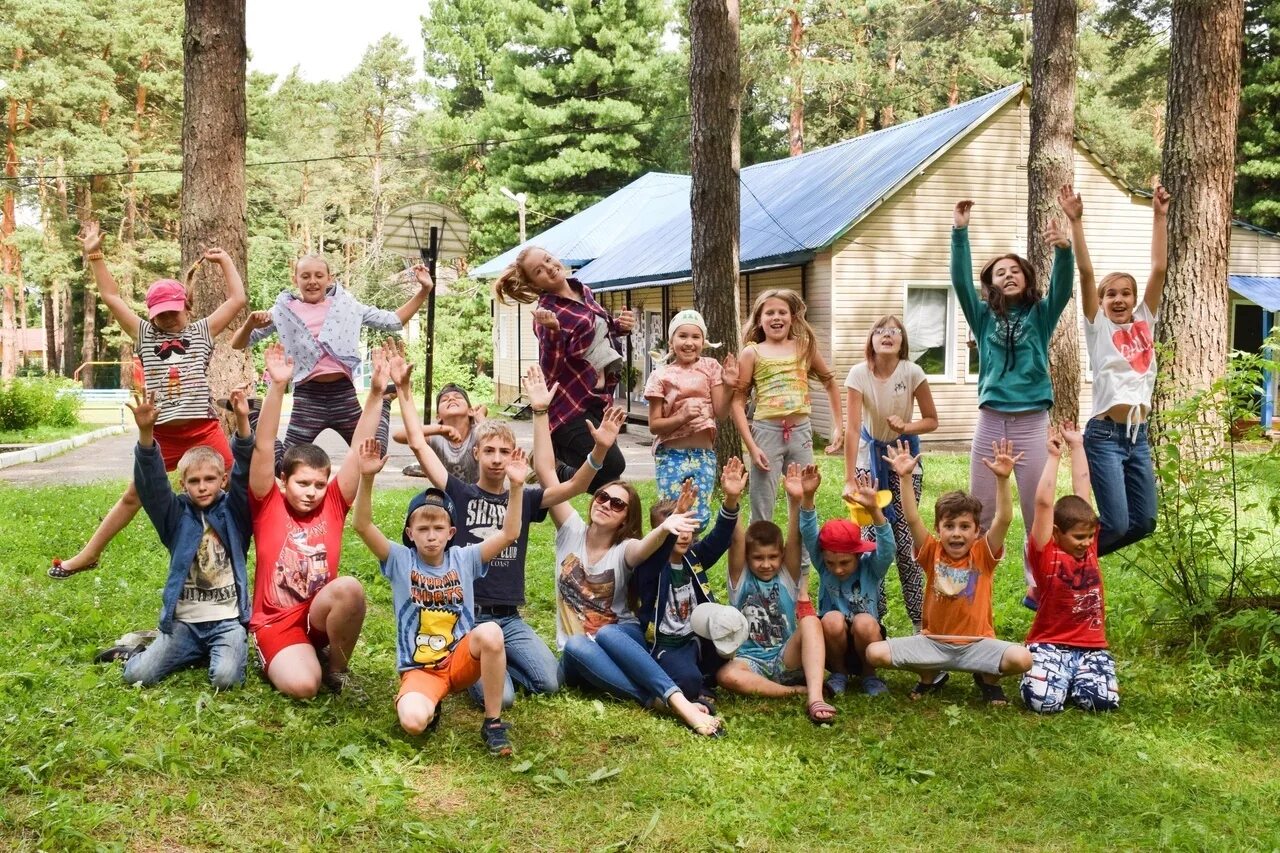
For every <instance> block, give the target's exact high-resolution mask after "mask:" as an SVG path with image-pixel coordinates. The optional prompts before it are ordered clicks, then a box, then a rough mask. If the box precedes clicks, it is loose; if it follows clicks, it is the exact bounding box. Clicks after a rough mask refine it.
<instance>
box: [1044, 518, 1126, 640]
mask: <svg viewBox="0 0 1280 853" xmlns="http://www.w3.org/2000/svg"><path fill="white" fill-rule="evenodd" d="M1027 547H1028V549H1029V552H1030V557H1031V573H1032V575H1033V576H1034V577H1035V580H1036V588H1037V589H1038V590H1039V595H1040V609H1039V610H1037V611H1036V618H1035V621H1033V622H1032V623H1031V632H1030V633H1029V634H1027V642H1028V643H1053V644H1055V645H1061V646H1076V647H1078V648H1082V649H1105V648H1106V647H1107V632H1106V624H1105V623H1106V614H1105V612H1104V609H1103V604H1102V572H1100V571H1099V570H1098V534H1097V533H1095V534H1094V535H1093V541H1092V542H1090V543H1089V550H1088V551H1087V552H1085V555H1084V557H1082V558H1080V559H1078V560H1077V559H1076V558H1075V557H1073V556H1071V555H1070V554H1068V553H1067V552H1066V551H1063V550H1062V549H1061V548H1059V547H1058V543H1057V542H1055V541H1054V540H1053V539H1050V540H1049V542H1048V543H1047V544H1046V545H1045V547H1044V549H1043V550H1042V549H1040V548H1037V547H1036V544H1035V542H1028V544H1027Z"/></svg>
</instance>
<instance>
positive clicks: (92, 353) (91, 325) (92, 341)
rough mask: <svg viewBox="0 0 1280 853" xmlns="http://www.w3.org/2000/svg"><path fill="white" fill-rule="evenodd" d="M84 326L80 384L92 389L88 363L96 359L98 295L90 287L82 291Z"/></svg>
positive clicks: (91, 374) (92, 377)
mask: <svg viewBox="0 0 1280 853" xmlns="http://www.w3.org/2000/svg"><path fill="white" fill-rule="evenodd" d="M83 307H84V324H83V326H82V327H81V331H80V363H81V364H83V365H84V366H85V368H84V370H82V371H80V384H81V385H82V386H84V387H85V388H92V387H94V385H93V383H94V376H93V368H94V366H93V365H92V364H90V363H89V362H91V361H93V360H94V359H95V358H96V357H97V346H96V343H97V334H98V293H97V291H95V290H94V289H93V288H92V287H86V288H85V289H84V306H83Z"/></svg>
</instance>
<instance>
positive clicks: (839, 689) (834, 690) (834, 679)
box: [824, 672, 849, 696]
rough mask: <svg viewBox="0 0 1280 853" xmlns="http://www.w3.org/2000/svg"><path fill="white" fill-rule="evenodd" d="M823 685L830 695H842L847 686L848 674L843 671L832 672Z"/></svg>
mask: <svg viewBox="0 0 1280 853" xmlns="http://www.w3.org/2000/svg"><path fill="white" fill-rule="evenodd" d="M824 686H825V687H826V688H827V692H828V693H830V694H831V695H832V696H843V695H844V691H845V690H847V689H848V688H849V676H848V675H846V674H845V673H843V672H833V673H831V675H830V676H829V677H828V678H827V683H826V685H824Z"/></svg>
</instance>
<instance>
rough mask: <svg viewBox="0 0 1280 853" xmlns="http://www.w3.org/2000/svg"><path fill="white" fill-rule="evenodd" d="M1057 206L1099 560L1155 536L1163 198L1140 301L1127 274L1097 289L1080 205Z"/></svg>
mask: <svg viewBox="0 0 1280 853" xmlns="http://www.w3.org/2000/svg"><path fill="white" fill-rule="evenodd" d="M1059 201H1060V202H1061V204H1062V209H1063V210H1064V211H1066V214H1067V218H1068V219H1069V220H1070V221H1071V234H1072V239H1073V242H1074V243H1075V248H1076V266H1077V268H1078V269H1079V270H1080V302H1081V307H1082V308H1083V309H1084V340H1085V345H1086V346H1087V347H1088V348H1089V363H1090V364H1092V365H1093V413H1092V414H1091V415H1090V417H1089V422H1088V423H1087V424H1085V427H1084V453H1085V456H1086V457H1087V458H1088V460H1089V474H1090V479H1092V481H1093V490H1094V491H1093V494H1094V498H1095V499H1096V500H1097V502H1098V514H1099V516H1100V517H1101V519H1102V529H1101V532H1100V533H1099V535H1098V553H1099V554H1100V555H1105V554H1110V553H1111V552H1112V551H1118V550H1119V549H1121V548H1124V547H1127V546H1129V545H1132V544H1133V543H1135V542H1137V541H1139V540H1141V539H1144V538H1146V537H1147V536H1150V535H1151V533H1152V532H1153V531H1155V529H1156V477H1155V470H1154V468H1153V467H1152V463H1151V447H1150V445H1149V444H1148V443H1147V415H1148V414H1150V412H1151V394H1152V392H1153V391H1154V390H1155V386H1156V351H1155V336H1154V334H1153V332H1152V330H1153V329H1154V327H1155V323H1156V316H1157V315H1158V314H1159V311H1160V298H1161V296H1162V295H1163V294H1164V278H1165V270H1166V269H1167V268H1168V265H1169V238H1168V235H1167V233H1166V230H1167V222H1168V213H1169V191H1168V190H1166V189H1165V188H1164V187H1162V186H1157V187H1156V188H1155V192H1154V193H1152V196H1151V213H1152V217H1153V220H1154V221H1153V222H1152V224H1151V274H1150V275H1149V276H1148V277H1147V286H1146V288H1144V289H1143V291H1142V299H1141V300H1139V299H1138V283H1137V281H1135V280H1134V278H1133V276H1131V275H1129V274H1128V273H1125V272H1113V273H1109V274H1107V275H1105V276H1103V277H1102V281H1101V282H1099V283H1098V284H1097V287H1096V288H1095V286H1094V273H1093V262H1092V260H1091V259H1090V258H1089V249H1088V247H1087V246H1086V245H1085V241H1084V202H1083V201H1082V200H1081V198H1080V196H1079V195H1077V194H1076V193H1075V192H1073V191H1072V188H1071V186H1070V185H1068V186H1065V187H1063V188H1062V192H1061V193H1060V194H1059Z"/></svg>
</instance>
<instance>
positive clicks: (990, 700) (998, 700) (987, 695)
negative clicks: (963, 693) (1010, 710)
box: [973, 672, 1009, 707]
mask: <svg viewBox="0 0 1280 853" xmlns="http://www.w3.org/2000/svg"><path fill="white" fill-rule="evenodd" d="M973 683H974V685H975V686H976V687H977V688H978V693H979V694H980V695H981V696H982V701H983V702H986V703H987V704H988V705H994V706H997V707H998V706H1000V705H1008V704H1009V697H1007V696H1005V695H1004V688H1003V687H1001V686H1000V685H999V684H988V683H987V682H985V681H983V680H982V676H980V675H978V673H976V672H975V673H974V674H973Z"/></svg>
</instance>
